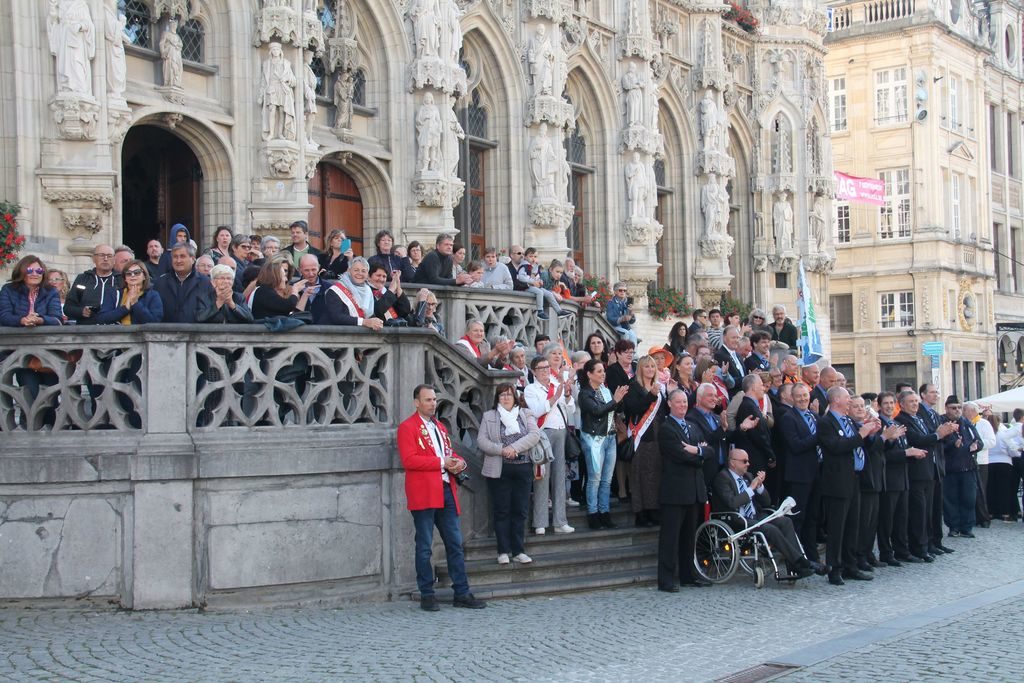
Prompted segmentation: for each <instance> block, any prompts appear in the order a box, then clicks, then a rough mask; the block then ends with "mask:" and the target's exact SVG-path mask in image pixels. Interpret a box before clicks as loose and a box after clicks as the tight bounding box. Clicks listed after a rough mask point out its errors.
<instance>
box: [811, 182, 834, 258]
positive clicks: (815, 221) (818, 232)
mask: <svg viewBox="0 0 1024 683" xmlns="http://www.w3.org/2000/svg"><path fill="white" fill-rule="evenodd" d="M826 221H827V218H826V209H825V198H824V197H822V196H820V195H819V196H816V197H814V203H813V205H812V207H811V213H810V215H809V216H808V220H807V232H808V235H807V237H808V239H809V240H810V243H811V249H813V250H814V251H815V252H816V253H821V252H822V251H824V249H825V244H826V239H827V238H826V236H827V235H828V234H830V231H827V230H826V229H825V226H826V224H827V223H826Z"/></svg>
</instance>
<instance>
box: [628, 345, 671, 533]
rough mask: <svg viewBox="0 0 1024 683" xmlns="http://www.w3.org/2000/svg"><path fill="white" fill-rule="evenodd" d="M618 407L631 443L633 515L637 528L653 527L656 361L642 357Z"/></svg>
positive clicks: (657, 458)
mask: <svg viewBox="0 0 1024 683" xmlns="http://www.w3.org/2000/svg"><path fill="white" fill-rule="evenodd" d="M628 386H629V391H628V392H627V393H626V398H625V400H624V401H623V403H622V407H623V412H624V413H625V416H626V425H627V427H628V429H629V432H628V436H627V438H628V439H631V440H632V441H633V448H634V453H633V460H632V461H631V462H630V463H629V483H630V487H631V488H632V491H633V498H632V503H633V514H635V515H636V525H637V526H655V525H656V524H657V519H658V509H659V507H660V503H659V500H658V489H659V487H660V486H661V452H660V451H659V450H658V427H659V426H660V425H661V421H662V420H663V419H664V418H665V413H666V406H667V402H666V401H665V386H664V385H663V384H661V383H659V382H658V361H656V360H655V359H654V357H653V356H644V357H643V358H641V359H640V360H639V361H638V362H637V364H636V377H634V378H633V381H632V382H630V383H629V385H628Z"/></svg>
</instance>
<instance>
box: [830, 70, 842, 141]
mask: <svg viewBox="0 0 1024 683" xmlns="http://www.w3.org/2000/svg"><path fill="white" fill-rule="evenodd" d="M831 85H832V132H833V133H838V132H840V131H844V130H846V77H845V76H841V77H839V78H833V79H832V84H831Z"/></svg>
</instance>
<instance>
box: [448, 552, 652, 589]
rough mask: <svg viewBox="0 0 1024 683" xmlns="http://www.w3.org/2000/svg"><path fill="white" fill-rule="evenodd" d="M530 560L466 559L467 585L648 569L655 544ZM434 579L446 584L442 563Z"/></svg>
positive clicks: (486, 584)
mask: <svg viewBox="0 0 1024 683" xmlns="http://www.w3.org/2000/svg"><path fill="white" fill-rule="evenodd" d="M531 557H532V558H533V562H531V563H529V564H519V563H517V562H510V563H509V564H507V565H499V564H498V563H497V562H496V556H495V557H492V558H489V559H484V560H470V561H467V562H466V573H467V574H469V584H470V586H490V585H495V584H511V583H532V582H534V581H545V580H548V579H558V578H564V579H568V578H579V577H588V576H595V575H599V574H608V573H618V572H626V571H637V570H641V569H650V568H652V567H655V566H656V565H657V544H653V543H649V544H644V545H635V546H633V545H631V546H625V547H616V548H595V549H592V550H578V551H569V552H554V553H538V554H535V555H531ZM435 571H436V573H437V577H438V583H440V584H441V585H447V584H448V574H447V567H446V563H441V564H439V565H437V567H436V570H435Z"/></svg>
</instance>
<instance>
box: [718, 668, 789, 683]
mask: <svg viewBox="0 0 1024 683" xmlns="http://www.w3.org/2000/svg"><path fill="white" fill-rule="evenodd" d="M799 668H800V667H798V666H787V665H785V664H757V665H756V666H752V667H750V668H748V669H744V670H743V671H737V672H736V673H734V674H729V675H728V676H726V677H725V678H718V679H716V680H715V683H758V681H766V680H768V679H769V678H772V677H773V676H778V675H779V674H781V673H784V672H786V671H791V670H792V669H799Z"/></svg>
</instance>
